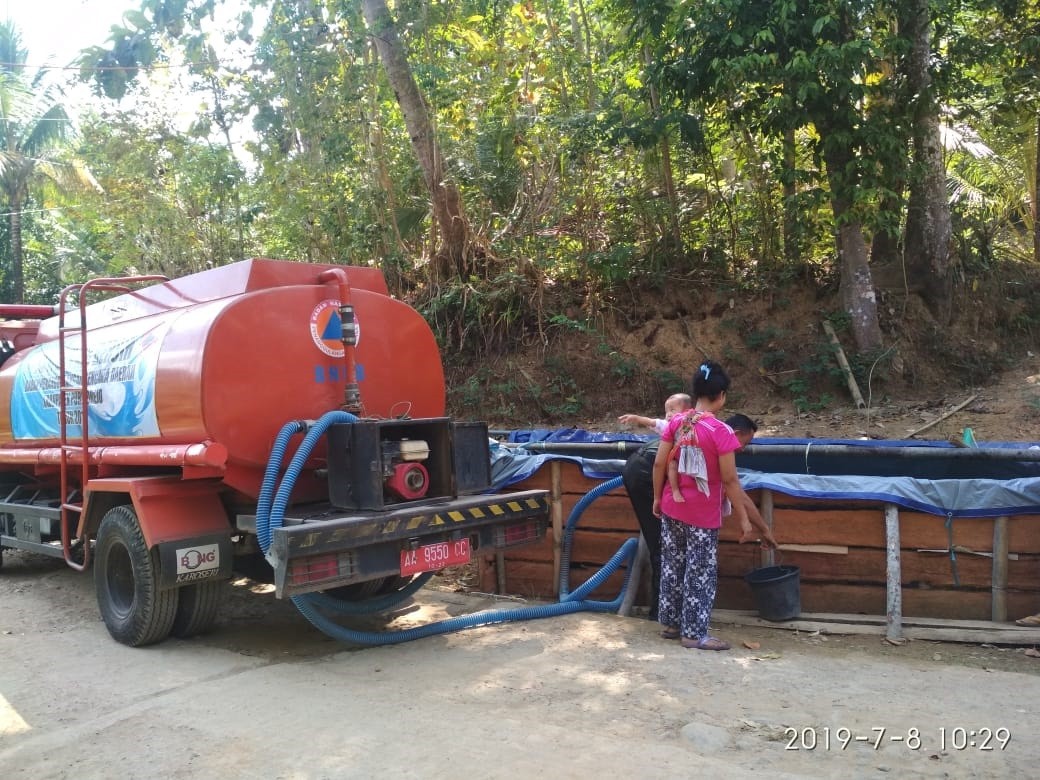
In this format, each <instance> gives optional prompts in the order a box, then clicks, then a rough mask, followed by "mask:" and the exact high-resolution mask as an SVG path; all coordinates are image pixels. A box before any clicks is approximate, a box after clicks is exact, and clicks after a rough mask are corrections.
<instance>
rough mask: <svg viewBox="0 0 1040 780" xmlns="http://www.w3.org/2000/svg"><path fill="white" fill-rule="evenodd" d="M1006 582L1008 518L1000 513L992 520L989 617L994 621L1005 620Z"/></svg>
mask: <svg viewBox="0 0 1040 780" xmlns="http://www.w3.org/2000/svg"><path fill="white" fill-rule="evenodd" d="M1007 584H1008V519H1007V515H1001V516H1000V517H998V518H997V519H996V520H995V521H994V522H993V577H992V580H991V582H990V588H991V590H992V593H993V598H992V606H991V609H990V617H991V618H992V619H993V622H994V623H1003V622H1005V621H1006V620H1007Z"/></svg>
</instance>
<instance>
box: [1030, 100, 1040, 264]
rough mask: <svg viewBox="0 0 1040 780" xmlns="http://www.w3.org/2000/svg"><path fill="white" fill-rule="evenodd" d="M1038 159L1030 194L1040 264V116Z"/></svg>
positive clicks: (1039, 121) (1039, 122)
mask: <svg viewBox="0 0 1040 780" xmlns="http://www.w3.org/2000/svg"><path fill="white" fill-rule="evenodd" d="M1035 154H1036V157H1034V158H1033V189H1032V191H1031V192H1030V193H1029V197H1030V200H1031V201H1032V211H1033V261H1034V262H1037V263H1040V205H1038V204H1037V196H1038V194H1040V114H1038V115H1037V117H1036V149H1035Z"/></svg>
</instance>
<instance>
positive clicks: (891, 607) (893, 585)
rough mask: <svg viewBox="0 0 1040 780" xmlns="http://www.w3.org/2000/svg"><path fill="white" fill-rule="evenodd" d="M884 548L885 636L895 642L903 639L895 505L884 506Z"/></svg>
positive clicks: (900, 571) (897, 514)
mask: <svg viewBox="0 0 1040 780" xmlns="http://www.w3.org/2000/svg"><path fill="white" fill-rule="evenodd" d="M885 548H886V552H887V561H888V565H887V571H886V574H885V578H886V581H887V583H888V606H887V612H886V614H885V625H886V626H887V628H886V631H885V636H886V637H887V638H888V639H890V640H893V641H897V640H902V639H903V568H902V561H901V559H900V555H899V508H898V507H897V506H896V505H895V504H885Z"/></svg>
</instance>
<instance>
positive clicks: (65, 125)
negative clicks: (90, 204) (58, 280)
mask: <svg viewBox="0 0 1040 780" xmlns="http://www.w3.org/2000/svg"><path fill="white" fill-rule="evenodd" d="M28 56H29V53H28V51H27V50H26V49H25V48H24V47H23V46H22V41H21V35H20V34H19V32H18V30H17V28H16V27H15V26H14V24H13V23H12V22H11V21H10V20H8V21H6V22H0V193H2V195H3V205H4V206H5V207H6V209H7V212H8V223H9V237H10V242H11V251H10V268H8V269H6V270H7V276H8V281H9V284H8V287H9V289H10V292H11V296H12V297H13V298H14V300H15V301H21V300H23V298H24V296H25V280H24V272H23V265H24V262H25V258H24V252H23V240H22V211H23V209H24V208H25V206H26V204H27V203H29V201H30V196H31V194H32V192H33V190H34V188H37V189H38V188H41V187H42V186H44V185H45V184H47V183H50V184H54V185H56V186H57V187H59V188H62V189H68V188H71V187H74V186H96V182H95V181H94V180H93V177H92V176H91V175H90V172H89V171H88V170H87V169H86V167H85V166H83V165H82V164H81V163H80V162H78V161H75V160H73V161H69V160H68V159H66V158H63V157H62V153H63V150H64V149H65V148H66V144H67V141H68V139H69V137H70V134H71V126H70V121H69V117H68V115H67V114H66V112H65V108H64V107H63V106H62V105H61V104H60V103H59V102H58V100H57V94H56V89H55V88H54V87H53V86H47V85H46V84H45V83H44V78H45V72H44V71H43V70H38V71H37V72H36V73H35V74H33V75H30V74H29V73H28V68H27V66H26V63H27V62H28Z"/></svg>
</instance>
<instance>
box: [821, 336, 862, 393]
mask: <svg viewBox="0 0 1040 780" xmlns="http://www.w3.org/2000/svg"><path fill="white" fill-rule="evenodd" d="M823 329H824V331H826V333H827V338H829V339H830V340H831V344H833V345H834V357H836V358H837V359H838V366H839V367H840V368H841V373H842V374H844V375H845V384H847V385H848V386H849V392H850V393H852V400H853V401H855V402H856V408H857V409H863V408H864V407H866V405H867V404H866V401H864V400H863V395H862V394H861V393H860V391H859V385H857V384H856V377H854V376H853V375H852V368H851V367H850V366H849V361H848V359H847V358H846V357H845V350H843V349H842V348H841V342H840V341H838V334H837V333H835V332H834V328H833V326H832V325H831V324H830V323H829V322H828V321H827V320H824V321H823Z"/></svg>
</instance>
